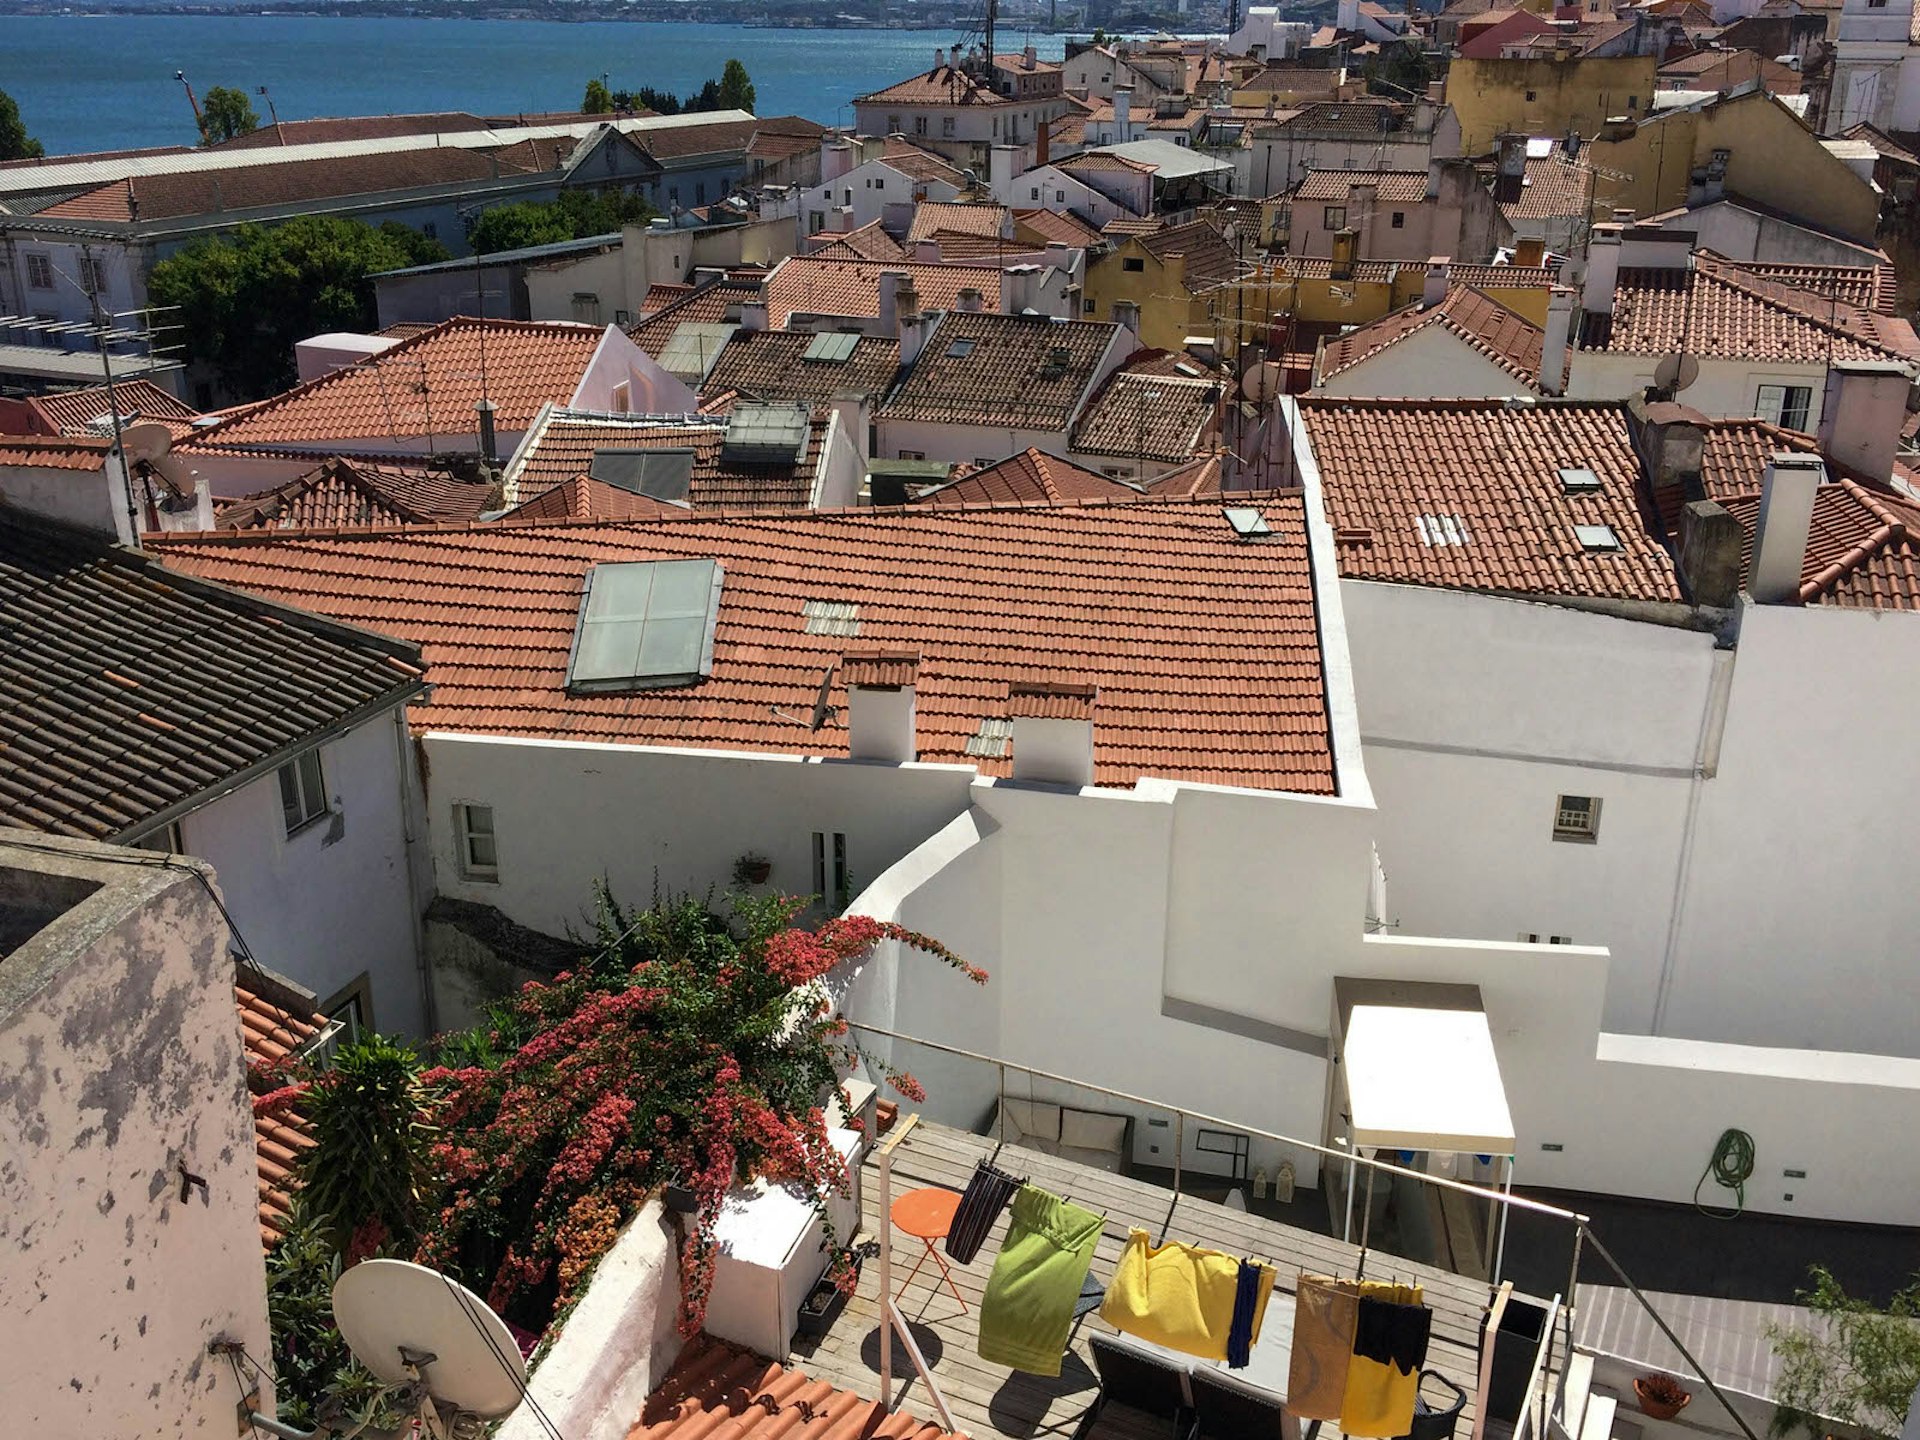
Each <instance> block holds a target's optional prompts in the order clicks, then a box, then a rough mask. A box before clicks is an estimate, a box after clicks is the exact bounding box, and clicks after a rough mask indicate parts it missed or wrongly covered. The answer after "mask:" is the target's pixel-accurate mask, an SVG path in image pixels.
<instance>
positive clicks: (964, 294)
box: [954, 285, 987, 315]
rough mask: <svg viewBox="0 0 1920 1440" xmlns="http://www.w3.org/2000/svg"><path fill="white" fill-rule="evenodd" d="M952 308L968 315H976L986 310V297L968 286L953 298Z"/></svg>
mask: <svg viewBox="0 0 1920 1440" xmlns="http://www.w3.org/2000/svg"><path fill="white" fill-rule="evenodd" d="M954 306H955V308H956V309H958V310H961V311H963V312H965V313H966V314H969V315H977V314H978V313H979V312H980V311H982V310H984V309H986V308H987V297H986V296H984V295H982V294H981V293H980V292H979V291H978V290H976V289H974V288H973V286H971V285H969V286H967V287H966V288H965V289H964V290H962V291H961V292H960V293H959V294H958V295H957V296H955V297H954Z"/></svg>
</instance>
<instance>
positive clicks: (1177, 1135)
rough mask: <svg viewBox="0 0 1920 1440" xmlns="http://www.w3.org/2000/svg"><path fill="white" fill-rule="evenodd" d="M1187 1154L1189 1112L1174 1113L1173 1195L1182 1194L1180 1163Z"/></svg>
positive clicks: (1178, 1111) (1179, 1111)
mask: <svg viewBox="0 0 1920 1440" xmlns="http://www.w3.org/2000/svg"><path fill="white" fill-rule="evenodd" d="M1186 1153H1187V1112H1186V1111H1184V1110H1176V1111H1174V1112H1173V1193H1174V1194H1175V1195H1178V1194H1179V1193H1180V1162H1181V1161H1182V1159H1184V1158H1185V1156H1186Z"/></svg>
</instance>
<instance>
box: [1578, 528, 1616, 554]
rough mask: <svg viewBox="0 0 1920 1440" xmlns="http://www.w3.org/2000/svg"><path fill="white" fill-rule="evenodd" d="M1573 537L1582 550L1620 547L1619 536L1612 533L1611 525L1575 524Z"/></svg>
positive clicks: (1603, 549) (1604, 549) (1595, 551)
mask: <svg viewBox="0 0 1920 1440" xmlns="http://www.w3.org/2000/svg"><path fill="white" fill-rule="evenodd" d="M1573 537H1574V539H1576V540H1578V541H1579V542H1580V548H1581V549H1582V550H1586V551H1589V552H1592V553H1600V552H1603V551H1608V550H1618V549H1619V548H1620V537H1619V536H1618V535H1616V534H1614V533H1613V527H1612V526H1611V525H1576V526H1574V527H1573Z"/></svg>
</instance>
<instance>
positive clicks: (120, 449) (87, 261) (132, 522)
mask: <svg viewBox="0 0 1920 1440" xmlns="http://www.w3.org/2000/svg"><path fill="white" fill-rule="evenodd" d="M80 279H81V282H82V285H83V287H84V288H85V290H86V292H87V302H88V309H89V310H90V311H91V312H92V314H93V327H94V341H95V343H96V344H98V345H99V347H100V371H101V374H103V375H104V376H105V377H106V381H107V413H108V415H109V416H111V417H112V419H113V454H114V458H115V459H117V460H118V461H119V462H120V483H121V484H123V485H125V486H126V487H127V529H128V530H129V531H130V532H131V536H130V538H129V539H128V542H127V543H128V544H130V545H132V546H133V548H134V549H136V550H138V549H139V548H140V506H139V503H138V502H137V501H136V500H135V499H134V498H133V467H132V466H131V465H129V464H128V463H127V447H126V446H125V445H123V444H122V443H121V440H120V397H119V393H118V392H117V391H116V390H115V389H114V387H113V361H112V359H111V358H110V357H109V355H108V353H107V331H108V330H110V329H112V328H113V327H112V326H110V325H108V324H107V323H106V315H105V312H104V311H102V310H101V308H100V276H99V272H98V271H96V270H95V269H94V268H93V247H92V246H91V245H82V246H81V247H80Z"/></svg>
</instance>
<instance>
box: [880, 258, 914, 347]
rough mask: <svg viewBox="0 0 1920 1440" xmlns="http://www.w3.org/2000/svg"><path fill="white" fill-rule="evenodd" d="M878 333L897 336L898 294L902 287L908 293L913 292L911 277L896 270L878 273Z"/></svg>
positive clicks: (898, 317)
mask: <svg viewBox="0 0 1920 1440" xmlns="http://www.w3.org/2000/svg"><path fill="white" fill-rule="evenodd" d="M879 285H880V333H881V334H882V335H893V334H897V333H898V332H899V329H900V304H899V293H900V289H901V287H902V286H904V287H905V288H906V289H907V291H908V292H909V293H911V292H912V290H913V277H912V276H911V275H907V274H904V273H902V272H901V271H898V270H883V271H881V272H880V281H879Z"/></svg>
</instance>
